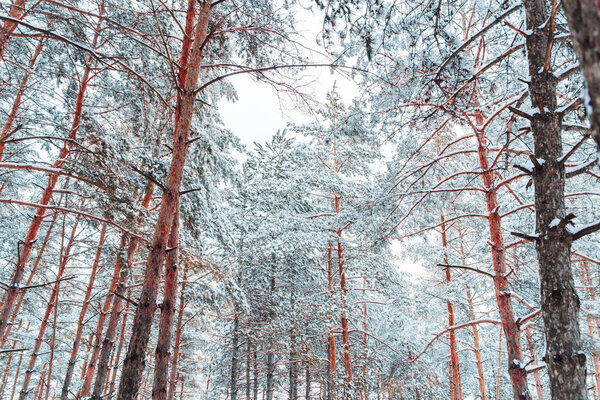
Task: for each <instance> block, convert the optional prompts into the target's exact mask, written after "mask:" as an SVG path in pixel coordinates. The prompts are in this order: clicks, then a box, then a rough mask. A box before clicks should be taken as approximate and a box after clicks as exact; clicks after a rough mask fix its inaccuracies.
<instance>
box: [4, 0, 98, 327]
mask: <svg viewBox="0 0 600 400" xmlns="http://www.w3.org/2000/svg"><path fill="white" fill-rule="evenodd" d="M17 1H19V0H17ZM23 4H24V3H23ZM101 8H102V10H101V12H100V15H102V14H103V12H104V7H103V6H102V7H101ZM101 24H102V17H100V19H99V21H98V24H97V26H96V33H95V34H94V38H93V40H92V44H91V48H96V44H97V42H98V35H99V33H100V27H101ZM5 28H6V24H5ZM13 30H14V28H13ZM11 32H12V31H11ZM2 35H3V34H0V58H1V57H2V54H3V52H4V50H3V47H2V46H3V44H2V40H3V39H2V37H3V36H2ZM6 40H8V39H6ZM92 60H93V57H92V56H91V55H90V56H89V57H88V58H87V62H86V67H85V70H84V71H83V75H82V77H81V80H80V82H79V91H78V93H77V98H76V101H75V111H74V114H73V121H72V124H71V129H70V130H69V135H68V138H69V139H71V140H74V139H76V138H77V132H78V131H79V125H80V123H81V116H82V111H83V100H84V98H85V93H86V90H87V87H88V84H89V80H90V72H91V64H92ZM71 147H72V143H71V142H70V141H65V143H64V145H63V147H62V148H61V149H60V151H59V152H58V157H57V158H56V161H54V164H52V168H53V169H56V170H60V169H62V168H63V166H64V164H65V163H66V162H67V160H68V158H69V155H70V152H71ZM58 178H59V175H58V174H55V173H50V174H49V177H48V183H47V184H46V188H45V189H44V192H43V193H42V198H41V199H40V201H39V204H41V205H44V206H45V205H48V204H49V203H50V200H51V199H52V195H53V194H54V188H55V187H56V184H57V183H58ZM45 214H46V209H45V208H44V207H39V208H38V209H37V211H36V213H35V215H34V217H33V219H32V221H31V223H30V225H29V229H28V230H27V234H26V236H25V240H23V247H22V248H21V249H20V251H19V257H18V260H17V262H16V265H15V270H14V272H13V274H12V278H11V283H10V286H9V287H8V288H7V290H6V295H5V297H4V301H3V304H2V309H1V310H0V338H1V337H4V335H5V331H6V326H7V323H8V319H9V317H10V315H11V313H12V312H13V307H14V304H15V300H16V299H17V294H18V292H19V285H20V284H21V281H22V280H23V274H24V271H25V266H26V265H27V262H28V261H29V256H30V254H31V250H32V249H33V245H34V243H35V241H36V239H37V235H38V232H39V230H40V227H41V225H42V222H43V220H44V215H45Z"/></svg>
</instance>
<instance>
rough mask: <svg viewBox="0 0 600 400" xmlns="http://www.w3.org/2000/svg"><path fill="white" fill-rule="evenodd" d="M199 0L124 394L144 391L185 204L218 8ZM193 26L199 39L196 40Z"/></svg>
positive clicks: (185, 51) (124, 397)
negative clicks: (162, 274) (193, 131)
mask: <svg viewBox="0 0 600 400" xmlns="http://www.w3.org/2000/svg"><path fill="white" fill-rule="evenodd" d="M195 3H196V2H195V1H194V0H189V2H188V10H187V17H186V28H185V29H186V37H185V38H184V41H183V46H182V53H181V63H180V65H181V70H180V78H181V79H180V81H181V82H182V83H183V87H182V88H181V92H180V93H179V95H178V98H177V105H176V108H175V132H174V135H173V136H174V139H173V154H172V160H171V165H170V167H169V172H168V175H167V179H166V182H165V187H164V191H163V196H162V203H161V207H160V211H159V215H158V219H157V221H156V226H155V228H154V234H153V237H152V242H151V246H150V252H149V254H148V260H147V264H146V272H145V275H144V284H143V287H142V293H141V296H140V300H139V304H138V307H137V309H136V312H135V317H134V320H133V329H132V335H131V340H130V342H129V345H128V348H127V355H126V356H125V361H124V363H123V369H122V374H121V381H120V383H119V390H118V394H117V399H118V400H132V399H133V398H134V397H135V395H136V393H137V392H138V388H139V384H140V378H141V377H142V373H143V371H144V367H145V356H146V349H147V346H148V340H149V339H150V330H151V328H152V321H153V320H154V311H155V310H156V295H157V291H158V275H159V270H160V268H161V266H162V264H163V263H164V261H165V257H166V251H167V248H166V247H167V246H166V245H167V239H168V236H169V231H170V229H171V226H172V223H173V217H174V215H175V213H176V209H177V206H178V204H179V191H180V190H181V181H182V178H183V171H184V166H185V160H186V157H187V152H188V146H189V144H188V139H189V133H190V126H191V123H192V117H193V114H194V105H195V100H196V92H195V90H196V87H197V84H198V77H199V73H200V67H201V64H202V55H203V46H204V42H205V40H206V37H207V30H208V23H209V19H210V16H211V12H212V7H211V5H210V4H209V3H206V2H205V3H201V4H200V5H199V13H198V16H196V13H195V5H196V4H195ZM192 30H193V41H192V42H191V43H190V42H189V40H190V39H191V36H190V34H191V33H192Z"/></svg>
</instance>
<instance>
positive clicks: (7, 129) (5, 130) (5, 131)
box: [0, 34, 43, 161]
mask: <svg viewBox="0 0 600 400" xmlns="http://www.w3.org/2000/svg"><path fill="white" fill-rule="evenodd" d="M0 35H1V34H0ZM42 44H43V41H42V40H41V39H40V40H39V42H38V44H37V46H36V47H35V50H34V52H33V55H32V56H31V60H30V61H29V69H27V71H26V72H25V76H24V77H23V79H21V83H20V84H19V89H18V90H17V95H16V96H15V100H14V101H13V106H12V108H11V110H10V112H9V113H8V117H7V118H6V122H5V123H4V126H3V127H2V131H0V161H2V157H3V155H4V147H5V146H6V143H5V142H4V141H5V140H6V139H7V138H8V136H9V135H10V133H11V129H12V127H13V124H14V122H15V119H16V118H17V112H18V111H19V107H20V106H21V101H22V100H23V94H24V93H25V88H26V87H27V81H29V77H30V76H31V74H32V71H33V66H34V65H35V62H36V61H37V58H38V56H39V55H40V53H41V51H42V47H43V45H42ZM1 58H2V57H1V56H0V59H1Z"/></svg>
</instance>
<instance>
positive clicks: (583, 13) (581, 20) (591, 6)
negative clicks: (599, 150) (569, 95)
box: [561, 0, 600, 146]
mask: <svg viewBox="0 0 600 400" xmlns="http://www.w3.org/2000/svg"><path fill="white" fill-rule="evenodd" d="M561 4H562V5H563V7H564V9H565V14H566V16H567V23H568V24H569V29H570V30H571V37H572V38H573V44H574V47H575V51H576V52H577V56H578V58H579V65H580V66H581V69H582V70H583V77H584V78H585V82H586V84H587V92H588V95H589V106H590V107H591V115H589V118H590V122H591V125H592V136H593V138H594V140H595V141H596V144H597V145H598V146H600V5H599V4H598V1H596V0H563V1H561Z"/></svg>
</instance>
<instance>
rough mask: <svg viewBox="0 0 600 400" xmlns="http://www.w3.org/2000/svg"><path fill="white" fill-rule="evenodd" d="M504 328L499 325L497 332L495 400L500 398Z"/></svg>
mask: <svg viewBox="0 0 600 400" xmlns="http://www.w3.org/2000/svg"><path fill="white" fill-rule="evenodd" d="M503 331H504V330H503V329H502V327H500V332H499V333H498V368H497V369H496V400H500V382H501V378H502V358H503V357H502V332H503Z"/></svg>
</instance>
